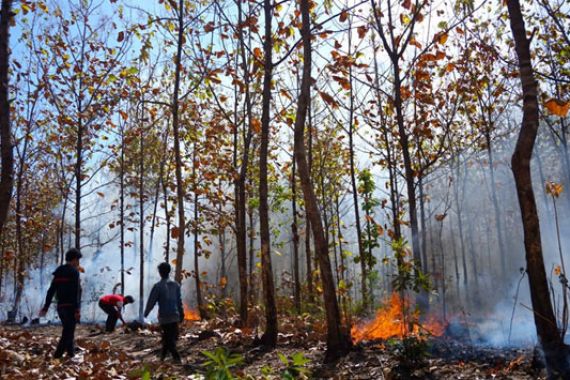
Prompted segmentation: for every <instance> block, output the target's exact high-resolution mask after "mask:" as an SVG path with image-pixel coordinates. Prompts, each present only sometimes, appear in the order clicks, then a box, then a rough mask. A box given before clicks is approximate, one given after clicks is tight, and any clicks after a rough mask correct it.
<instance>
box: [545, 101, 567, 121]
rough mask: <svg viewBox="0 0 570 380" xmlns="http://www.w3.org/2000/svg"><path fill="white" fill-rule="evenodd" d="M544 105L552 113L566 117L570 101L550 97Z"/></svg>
mask: <svg viewBox="0 0 570 380" xmlns="http://www.w3.org/2000/svg"><path fill="white" fill-rule="evenodd" d="M544 106H545V107H546V108H547V109H548V111H550V113H551V114H553V115H556V116H560V117H566V115H568V111H569V110H570V102H563V101H562V100H560V99H549V100H547V101H546V103H544Z"/></svg>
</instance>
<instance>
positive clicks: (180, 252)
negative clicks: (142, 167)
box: [169, 0, 186, 283]
mask: <svg viewBox="0 0 570 380" xmlns="http://www.w3.org/2000/svg"><path fill="white" fill-rule="evenodd" d="M183 44H184V0H179V1H178V41H177V46H176V59H175V61H174V64H175V65H176V66H175V69H174V92H173V94H172V132H173V135H174V160H175V163H176V168H175V175H176V196H177V198H178V199H177V201H178V244H177V246H176V266H175V271H174V280H175V281H176V282H178V283H181V282H182V264H183V260H184V239H185V238H186V217H185V215H184V197H185V189H184V180H183V178H182V153H181V152H180V126H179V122H178V119H179V115H178V111H179V107H178V101H179V99H178V97H179V92H180V71H181V70H182V45H183ZM169 232H170V231H169Z"/></svg>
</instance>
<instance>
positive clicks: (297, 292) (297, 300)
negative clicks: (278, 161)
mask: <svg viewBox="0 0 570 380" xmlns="http://www.w3.org/2000/svg"><path fill="white" fill-rule="evenodd" d="M296 166H297V164H296V163H295V154H293V165H292V172H291V209H292V213H293V223H292V224H291V234H292V235H293V280H294V288H293V289H294V294H293V299H294V304H295V310H296V311H297V314H301V279H300V277H299V232H298V229H297V176H296V174H297V173H296V171H297V170H296V169H297V168H296Z"/></svg>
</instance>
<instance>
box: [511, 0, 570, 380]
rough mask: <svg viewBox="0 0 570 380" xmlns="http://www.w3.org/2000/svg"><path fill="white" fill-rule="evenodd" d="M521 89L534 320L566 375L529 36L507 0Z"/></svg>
mask: <svg viewBox="0 0 570 380" xmlns="http://www.w3.org/2000/svg"><path fill="white" fill-rule="evenodd" d="M507 8H508V11H509V17H510V24H511V30H512V32H513V37H514V40H515V51H516V53H517V57H518V64H519V70H520V79H521V84H522V90H523V119H522V125H521V129H520V133H519V137H518V140H517V144H516V146H515V151H514V153H513V156H512V160H511V164H512V170H513V175H514V177H515V184H516V187H517V195H518V199H519V205H520V209H521V216H522V222H523V230H524V243H525V251H526V261H527V272H528V278H529V284H530V295H531V301H532V307H533V310H534V322H535V325H536V330H537V333H538V337H539V340H540V343H541V344H542V347H543V349H544V353H545V358H546V362H547V367H548V369H549V373H550V376H551V377H552V378H562V379H568V378H570V368H569V364H568V363H569V360H568V349H567V347H566V346H565V345H564V342H563V339H562V338H561V337H560V334H559V331H558V327H557V324H556V317H555V316H554V311H553V309H552V303H551V300H550V293H549V290H548V281H547V278H546V271H545V268H544V259H543V254H542V242H541V235H540V223H539V219H538V213H537V209H536V202H535V197H534V191H533V188H532V178H531V169H530V162H531V157H532V150H533V147H534V143H535V141H536V135H537V132H538V126H539V116H538V83H537V82H536V80H535V78H534V73H533V69H532V60H531V54H530V40H529V39H528V38H527V37H526V30H525V23H524V19H523V16H522V12H521V6H520V3H519V1H518V0H507Z"/></svg>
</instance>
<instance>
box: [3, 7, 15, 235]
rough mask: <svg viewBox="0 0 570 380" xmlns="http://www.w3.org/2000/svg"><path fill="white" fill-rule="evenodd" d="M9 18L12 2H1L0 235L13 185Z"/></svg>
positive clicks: (11, 15)
mask: <svg viewBox="0 0 570 380" xmlns="http://www.w3.org/2000/svg"><path fill="white" fill-rule="evenodd" d="M10 17H13V14H12V0H2V9H1V14H0V156H1V158H2V168H1V169H0V170H1V172H0V234H1V233H2V231H3V229H4V224H5V222H6V218H7V216H8V210H9V208H10V200H11V199H12V187H13V185H14V151H13V143H12V131H11V121H10V101H9V99H8V97H9V84H10V80H9V75H10V73H9V70H10V69H9V61H10Z"/></svg>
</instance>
